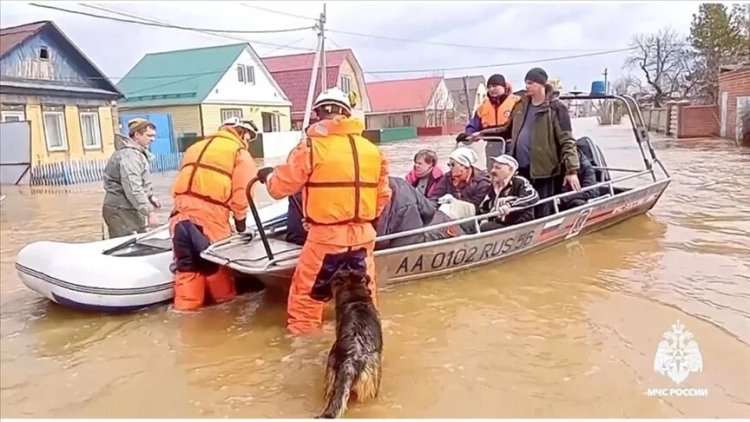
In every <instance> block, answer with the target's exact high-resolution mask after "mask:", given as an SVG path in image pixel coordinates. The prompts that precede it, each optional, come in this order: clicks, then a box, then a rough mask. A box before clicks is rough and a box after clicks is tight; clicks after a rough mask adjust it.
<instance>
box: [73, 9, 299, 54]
mask: <svg viewBox="0 0 750 422" xmlns="http://www.w3.org/2000/svg"><path fill="white" fill-rule="evenodd" d="M78 4H79V5H80V6H83V7H88V8H91V9H96V10H100V11H102V12H109V13H113V14H116V15H121V16H127V17H130V18H135V19H140V20H143V21H147V22H153V23H160V24H164V25H168V26H173V25H172V24H171V23H169V22H167V21H164V20H158V19H148V18H144V17H141V16H138V15H133V14H130V13H126V12H122V11H119V10H115V9H109V8H106V7H102V6H95V5H92V4H85V3H78ZM187 29H188V30H190V31H194V32H199V33H202V34H206V35H211V36H214V37H218V38H225V39H228V40H235V41H243V42H249V43H253V44H259V45H267V46H270V47H276V48H275V49H274V50H271V51H277V50H281V49H289V50H298V51H313V50H312V49H308V48H300V47H294V46H293V45H294V44H297V43H298V42H300V41H302V40H304V38H302V39H300V40H297V41H293V42H291V43H289V44H287V45H281V44H274V43H268V42H262V41H254V40H248V39H246V38H238V37H233V36H231V35H223V34H215V33H213V32H209V31H204V30H201V29H194V28H187Z"/></svg>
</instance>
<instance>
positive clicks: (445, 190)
mask: <svg viewBox="0 0 750 422" xmlns="http://www.w3.org/2000/svg"><path fill="white" fill-rule="evenodd" d="M476 162H477V154H476V153H475V152H474V150H472V149H471V148H468V147H459V148H456V149H455V150H453V152H451V154H450V156H449V158H448V166H449V167H450V168H451V169H450V171H448V172H447V173H445V174H443V176H442V177H441V178H440V179H439V180H438V181H437V183H435V187H434V188H433V189H432V191H431V192H430V194H429V196H428V197H427V199H429V200H430V201H432V202H433V203H434V204H435V205H436V206H438V205H441V204H443V203H444V202H446V201H447V202H450V201H454V200H458V201H460V202H465V203H469V204H471V205H473V206H474V209H473V212H472V213H470V214H471V215H464V216H462V217H464V218H465V217H470V216H474V215H476V214H477V213H478V211H479V204H481V203H482V199H484V196H485V195H487V192H489V190H490V175H489V173H487V172H486V171H484V170H480V169H478V168H477V167H475V164H476ZM452 217H453V218H458V217H459V216H455V215H454V216H452Z"/></svg>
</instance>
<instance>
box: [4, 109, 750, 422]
mask: <svg viewBox="0 0 750 422" xmlns="http://www.w3.org/2000/svg"><path fill="white" fill-rule="evenodd" d="M574 129H575V135H576V136H577V137H580V136H584V135H588V136H590V137H591V138H592V139H593V140H594V141H596V142H597V143H598V144H599V145H600V146H601V147H602V148H603V150H604V152H605V154H607V158H608V160H609V164H610V166H612V167H622V166H626V165H631V166H638V167H639V168H640V167H642V166H643V163H642V160H641V157H640V154H639V152H638V147H637V145H636V143H635V141H634V140H633V139H632V132H631V129H630V125H629V123H628V122H624V123H623V125H621V126H616V127H609V128H606V127H599V126H597V125H596V122H595V121H592V120H591V119H585V120H584V119H581V120H574ZM652 137H654V138H655V139H654V140H653V143H654V147H655V149H656V153H657V154H658V156H659V157H660V158H661V159H662V161H663V162H664V164H665V166H666V167H667V169H668V170H669V171H670V173H671V175H672V177H673V181H672V184H671V185H670V186H669V188H668V189H667V191H666V193H665V194H664V196H663V197H662V198H661V200H660V202H659V203H658V204H657V205H656V207H655V208H654V209H653V210H652V211H651V212H650V213H648V214H646V215H643V216H640V217H637V218H634V219H632V220H629V221H627V222H624V223H622V224H619V225H616V226H613V227H611V228H608V229H605V230H603V231H601V232H598V233H594V234H590V235H587V236H585V237H582V238H578V239H577V240H574V241H571V242H568V243H564V244H560V245H557V246H554V247H552V248H550V249H548V250H546V251H542V252H539V253H535V254H531V255H527V256H522V257H519V258H517V259H513V260H511V261H510V262H507V263H502V264H496V265H489V266H486V267H483V268H479V269H477V270H470V271H466V272H463V273H460V274H454V275H451V276H447V277H438V278H433V279H425V280H420V281H415V282H411V283H406V284H401V285H398V286H395V287H394V288H392V289H390V290H388V291H385V292H383V293H381V295H380V297H379V305H380V311H381V314H382V318H383V321H384V322H383V324H384V342H385V348H384V362H383V366H384V369H383V383H382V386H381V394H380V397H379V398H378V399H376V400H373V401H370V402H368V403H365V404H361V405H360V404H353V405H352V406H351V409H350V411H349V413H348V414H347V415H348V416H352V417H378V418H390V417H393V418H403V417H431V418H435V417H750V276H748V274H750V149H748V148H744V149H743V148H740V147H737V146H734V145H732V144H730V143H727V142H725V141H719V140H680V141H678V140H672V139H662V138H658V137H656V136H655V135H652ZM454 145H455V143H454V142H453V140H452V138H448V137H443V138H431V139H424V140H420V141H419V142H416V141H409V142H399V143H396V144H389V145H386V146H384V147H383V150H384V151H385V152H386V153H387V154H388V157H389V158H390V160H391V166H392V167H391V169H392V173H393V175H397V176H402V175H404V174H406V172H407V171H408V169H409V168H410V166H411V160H412V157H413V155H414V153H415V152H416V151H417V150H418V149H420V148H422V147H431V148H434V149H436V150H437V152H438V156H439V157H440V161H441V164H442V165H444V164H445V161H446V157H447V155H448V152H449V151H450V150H451V149H452V148H453V147H454ZM480 149H481V148H480ZM279 161H280V160H279V159H276V160H271V161H270V164H275V163H277V162H279ZM480 163H484V158H483V156H482V157H480ZM266 164H268V163H266ZM172 176H173V174H172V175H169V174H166V175H159V174H157V175H154V178H155V183H156V185H157V187H158V194H159V196H160V198H161V199H162V201H163V202H166V203H169V199H170V198H169V195H168V189H169V186H170V183H171V180H172V179H171V177H172ZM100 186H101V185H100V184H94V185H86V186H73V187H69V188H67V190H65V189H62V188H33V190H32V189H31V188H29V187H23V188H17V187H8V186H4V187H3V193H4V194H6V195H7V198H6V199H5V200H4V201H3V203H2V206H1V207H2V210H1V211H0V212H1V215H0V217H1V220H0V227H2V234H1V236H0V247H1V248H2V251H1V259H2V261H1V262H0V279H1V281H0V318H1V320H0V323H1V327H0V336H1V341H0V348H1V351H2V357H1V360H0V403H1V405H2V409H1V410H2V416H3V417H67V418H70V417H104V416H108V417H225V416H227V417H310V416H313V415H315V414H316V413H317V412H318V411H319V410H320V409H321V406H322V404H323V400H322V385H323V369H324V367H323V364H324V359H325V355H326V354H327V352H328V349H329V347H330V344H331V341H332V337H333V326H332V324H331V322H332V317H333V312H332V311H331V310H329V312H328V313H327V314H326V318H327V319H326V325H325V329H324V331H323V332H322V333H319V334H317V335H314V336H311V337H309V338H305V339H291V338H289V337H287V335H286V330H285V328H284V326H285V319H286V316H285V305H286V298H285V297H284V296H283V295H280V294H278V293H276V292H260V293H254V294H249V295H245V296H243V297H241V298H239V299H238V300H236V301H234V302H232V303H229V304H226V305H222V306H218V307H213V308H207V309H205V310H203V311H201V312H200V313H196V314H181V313H177V312H174V311H172V310H170V309H169V308H168V307H166V306H164V307H158V308H155V309H151V310H149V311H147V312H141V313H138V314H131V315H123V316H106V315H98V314H89V313H82V312H76V311H71V310H68V309H65V308H62V307H60V306H57V305H54V304H52V303H50V302H49V301H47V300H45V299H41V298H40V297H38V296H37V295H36V294H35V293H34V292H32V291H30V290H29V289H27V288H26V287H25V286H23V285H22V283H21V282H20V280H19V278H18V276H17V275H16V272H15V269H14V262H15V258H16V255H17V253H18V251H19V250H20V249H21V248H22V247H23V246H24V245H26V244H28V243H30V242H33V241H38V240H44V239H54V240H63V241H93V240H98V239H101V235H102V229H103V226H102V219H101V216H100V215H101V202H102V198H103V191H102V189H101V187H100ZM170 206H171V204H165V207H164V209H163V210H162V214H161V217H162V219H163V221H166V218H167V214H168V213H169V208H170ZM678 320H679V321H680V322H682V323H684V324H685V328H686V329H687V330H689V331H690V332H692V333H693V334H694V336H695V340H696V342H697V344H698V346H699V347H700V351H701V354H702V359H703V371H702V372H701V373H692V374H690V375H689V376H688V378H687V379H686V380H685V381H684V382H683V383H682V384H680V385H679V387H680V388H696V389H707V390H708V396H707V397H669V398H657V397H649V396H648V395H647V394H646V391H647V390H648V389H649V388H673V387H675V384H674V383H673V382H672V381H671V380H670V379H669V378H668V377H666V376H664V375H661V374H658V373H655V372H654V369H653V366H654V364H653V362H654V355H655V353H656V351H657V347H658V344H659V341H660V340H661V336H662V334H663V333H664V332H665V331H667V330H669V329H670V328H671V326H672V325H673V324H675V323H676V322H677V321H678Z"/></svg>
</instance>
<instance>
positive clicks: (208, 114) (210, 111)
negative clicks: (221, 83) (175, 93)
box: [200, 104, 292, 135]
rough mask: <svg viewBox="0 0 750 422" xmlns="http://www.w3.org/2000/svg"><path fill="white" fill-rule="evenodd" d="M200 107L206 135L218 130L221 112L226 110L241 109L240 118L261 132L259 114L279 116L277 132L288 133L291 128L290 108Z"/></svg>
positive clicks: (223, 105)
mask: <svg viewBox="0 0 750 422" xmlns="http://www.w3.org/2000/svg"><path fill="white" fill-rule="evenodd" d="M200 107H201V114H202V116H203V127H204V128H205V129H206V135H208V134H210V133H213V132H215V131H217V130H218V129H219V126H221V123H222V120H221V110H222V109H226V108H235V109H236V108H239V109H242V117H243V118H245V119H250V120H252V121H253V122H254V123H255V125H256V126H258V129H259V130H261V131H263V116H262V115H261V113H278V114H279V132H288V131H289V130H291V128H292V118H291V113H292V110H291V107H280V106H259V105H252V106H251V105H238V104H202V105H201V106H200Z"/></svg>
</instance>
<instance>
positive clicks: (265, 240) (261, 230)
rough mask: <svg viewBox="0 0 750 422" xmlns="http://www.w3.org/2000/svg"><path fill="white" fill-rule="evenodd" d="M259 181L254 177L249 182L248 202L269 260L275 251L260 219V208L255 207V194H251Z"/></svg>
mask: <svg viewBox="0 0 750 422" xmlns="http://www.w3.org/2000/svg"><path fill="white" fill-rule="evenodd" d="M257 181H258V178H257V177H254V178H253V180H251V181H250V183H248V184H247V188H246V189H245V195H247V202H248V203H249V205H250V212H252V213H253V219H254V220H255V227H257V228H258V233H260V240H261V241H263V247H264V248H266V254H267V255H268V260H269V261H272V260H273V252H271V245H269V244H268V238H267V237H266V230H265V229H264V228H263V224H262V223H261V221H260V214H258V208H256V207H255V201H253V195H252V194H251V192H252V188H253V185H254V184H255V182H257Z"/></svg>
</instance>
